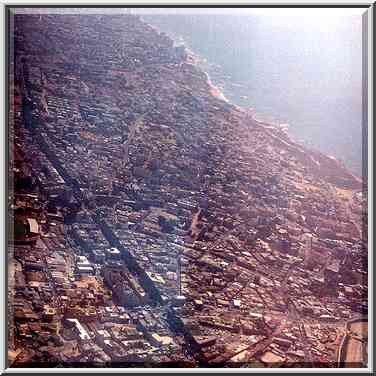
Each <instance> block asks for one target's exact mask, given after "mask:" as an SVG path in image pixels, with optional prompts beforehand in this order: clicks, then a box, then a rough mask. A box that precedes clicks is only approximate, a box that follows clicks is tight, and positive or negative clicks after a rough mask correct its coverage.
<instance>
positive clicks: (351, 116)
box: [142, 9, 362, 176]
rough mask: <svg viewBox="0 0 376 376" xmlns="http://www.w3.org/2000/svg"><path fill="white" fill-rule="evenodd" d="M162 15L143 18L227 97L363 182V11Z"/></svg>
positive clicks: (163, 11)
mask: <svg viewBox="0 0 376 376" xmlns="http://www.w3.org/2000/svg"><path fill="white" fill-rule="evenodd" d="M166 11H168V10H167V9H164V10H162V9H160V10H159V11H157V10H155V11H151V10H144V12H145V13H149V14H147V15H145V14H143V15H142V17H143V19H144V20H145V21H147V22H149V23H151V24H153V25H155V26H156V27H158V28H159V29H160V30H162V31H165V32H166V33H167V34H169V35H171V36H173V37H174V39H175V40H177V39H179V38H180V41H181V42H182V43H184V44H185V45H186V46H187V47H188V48H189V49H191V50H192V51H193V52H194V53H195V54H196V55H198V56H199V57H200V59H201V64H202V66H203V68H204V69H205V70H206V71H207V72H208V73H209V74H210V77H211V80H212V81H213V83H214V84H216V85H217V86H218V87H220V88H221V89H222V91H223V93H224V95H225V96H226V98H228V99H229V100H230V101H231V102H233V103H235V104H238V105H241V106H244V107H252V108H254V109H255V111H256V112H257V113H258V114H261V115H263V118H265V119H269V120H275V121H276V122H280V123H288V124H289V125H290V128H289V133H290V134H291V135H292V136H293V138H295V139H296V140H299V141H302V142H303V143H304V144H306V145H307V146H313V147H314V148H316V149H318V150H320V151H322V152H324V153H325V154H329V155H333V156H335V157H336V158H337V159H340V160H341V161H342V162H343V163H344V164H345V165H346V166H347V167H348V168H350V169H351V170H352V171H353V172H355V173H356V174H357V175H359V176H361V167H362V17H361V14H362V10H356V9H355V10H354V9H352V10H351V9H349V10H345V9H342V10H339V9H306V10H304V9H301V10H298V11H297V10H294V9H269V10H267V11H265V10H264V11H263V12H262V11H261V10H251V9H249V10H244V9H243V10H239V11H237V12H236V11H235V12H233V14H229V13H227V14H220V13H221V12H218V13H217V14H216V13H215V11H216V10H210V9H208V10H206V12H205V10H197V9H196V10H194V9H192V10H185V12H181V11H180V12H179V13H178V14H166ZM174 11H175V12H177V10H176V9H175V10H173V9H170V10H169V12H174ZM198 11H200V12H201V13H199V12H198ZM226 11H227V12H228V10H225V9H223V10H222V12H226ZM294 11H295V12H294ZM346 11H348V12H346ZM151 13H152V14H151ZM155 13H159V14H155ZM160 13H164V14H160ZM205 13H206V14H205ZM213 13H214V14H213Z"/></svg>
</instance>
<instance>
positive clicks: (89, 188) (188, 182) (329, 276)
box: [8, 14, 368, 367]
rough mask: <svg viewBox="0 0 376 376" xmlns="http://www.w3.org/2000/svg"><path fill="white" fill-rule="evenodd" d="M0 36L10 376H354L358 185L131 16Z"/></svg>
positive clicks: (26, 20) (69, 19)
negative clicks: (15, 375)
mask: <svg viewBox="0 0 376 376" xmlns="http://www.w3.org/2000/svg"><path fill="white" fill-rule="evenodd" d="M10 26H11V28H12V33H11V41H12V43H11V44H10V62H9V64H10V65H9V66H10V71H9V74H10V81H9V86H10V103H9V104H10V113H9V135H8V136H9V140H8V141H9V179H8V183H9V217H10V223H9V239H8V240H9V245H8V273H9V278H8V303H9V304H8V328H9V335H8V350H9V355H8V358H9V365H10V366H11V367H30V366H36V367H38V366H39V367H55V366H64V367H138V366H139V367H163V366H166V367H167V366H168V367H273V366H274V367H342V366H345V367H365V366H366V364H367V325H368V324H367V295H368V291H367V227H366V224H367V211H366V210H367V209H366V200H367V197H366V190H365V189H364V186H363V183H362V181H361V180H360V179H358V178H357V177H355V176H353V175H352V174H351V173H350V172H348V171H347V169H346V168H345V167H344V166H343V165H342V164H341V163H340V162H338V161H337V160H336V159H334V158H332V157H328V156H325V155H323V154H322V153H320V152H317V151H312V150H308V149H307V148H305V147H303V146H302V145H300V144H298V143H296V142H294V141H293V140H292V139H291V138H290V136H289V135H288V134H287V133H286V131H285V130H284V129H283V127H279V126H276V125H274V126H272V125H270V124H266V123H262V122H259V121H256V120H255V119H254V118H253V116H252V112H251V111H250V110H248V109H245V108H240V107H237V106H235V105H233V104H231V103H228V102H227V101H225V100H224V99H223V98H222V97H221V96H220V95H219V94H218V90H217V89H216V88H215V87H214V86H213V85H212V84H211V83H210V80H209V79H208V76H207V75H206V74H205V73H204V72H203V71H201V70H200V68H199V67H198V65H197V64H196V61H195V57H194V56H192V55H191V54H189V53H188V52H187V51H186V49H185V48H184V47H182V46H176V45H175V44H174V42H173V40H172V39H170V38H169V37H168V36H167V35H166V34H164V33H162V32H159V31H158V30H156V29H155V28H153V27H152V26H150V25H148V24H147V23H145V22H144V21H143V20H142V19H140V18H139V17H138V16H136V15H133V14H122V15H83V14H81V15H63V14H55V15H54V14H50V15H46V14H43V15H38V14H35V15H30V14H27V15H22V14H14V15H13V16H12V17H11V24H10ZM204 37H205V36H203V38H204ZM265 85H267V82H265Z"/></svg>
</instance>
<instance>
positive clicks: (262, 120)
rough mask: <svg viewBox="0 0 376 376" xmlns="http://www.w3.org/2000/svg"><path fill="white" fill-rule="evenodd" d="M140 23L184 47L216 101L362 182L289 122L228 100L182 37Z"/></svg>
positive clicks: (203, 60) (361, 179) (360, 177)
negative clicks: (299, 134) (298, 134)
mask: <svg viewBox="0 0 376 376" xmlns="http://www.w3.org/2000/svg"><path fill="white" fill-rule="evenodd" d="M139 17H140V20H141V22H144V23H146V24H147V25H149V26H150V27H151V28H153V29H154V30H155V31H156V32H157V33H158V34H161V33H162V34H165V35H166V36H167V37H168V38H170V40H171V41H172V42H173V43H174V46H184V47H185V50H186V52H187V55H188V60H189V61H188V62H189V63H191V64H193V65H195V66H196V68H198V69H199V70H200V71H201V72H202V73H204V74H205V76H206V77H207V84H208V85H209V87H210V93H211V94H212V95H213V96H214V97H216V98H217V99H220V100H223V101H225V102H226V103H228V104H229V105H231V106H233V107H234V108H235V109H236V110H238V111H240V112H245V113H247V115H248V116H249V115H251V117H252V120H253V121H255V122H256V123H258V124H259V125H265V126H267V127H273V128H275V129H276V130H278V131H281V130H282V131H283V133H284V134H285V135H286V136H287V137H288V138H289V140H290V141H291V142H292V143H294V144H298V145H300V146H301V147H302V148H303V149H304V150H306V151H307V152H311V153H314V154H317V153H318V154H321V155H323V156H325V157H326V158H328V159H330V160H332V161H334V162H335V163H336V164H338V166H339V167H340V169H341V170H345V171H346V173H347V174H349V175H351V176H352V177H354V179H356V180H359V181H362V182H363V176H362V175H360V174H359V173H357V172H355V171H354V170H352V169H350V168H349V167H348V166H347V165H346V162H344V161H342V159H339V158H338V157H336V156H333V155H331V154H329V153H327V152H325V151H323V150H321V149H320V148H318V147H316V146H314V145H312V144H311V142H310V141H308V140H302V139H297V138H296V136H294V135H293V134H292V132H291V131H290V124H289V121H288V120H287V121H278V120H277V119H276V118H274V116H272V115H270V114H264V113H261V112H259V111H257V109H256V108H254V107H253V106H252V107H244V106H241V105H238V104H236V103H234V102H233V101H231V100H230V99H228V98H227V97H226V96H225V94H224V92H223V90H222V89H221V88H219V87H218V86H217V85H216V84H215V83H214V82H213V81H212V79H211V77H210V73H209V72H208V70H207V69H206V68H205V67H204V64H205V62H207V59H206V58H204V57H202V56H200V55H199V54H197V52H194V51H193V50H192V48H191V47H190V46H189V45H188V44H187V42H186V40H185V39H184V37H183V36H181V35H178V34H175V33H174V32H166V31H162V30H161V29H160V28H159V27H158V26H155V25H153V24H152V23H150V21H148V20H145V19H144V18H143V17H142V15H139ZM231 85H233V86H236V85H241V84H238V83H233V82H232V83H231ZM363 183H364V182H363Z"/></svg>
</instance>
